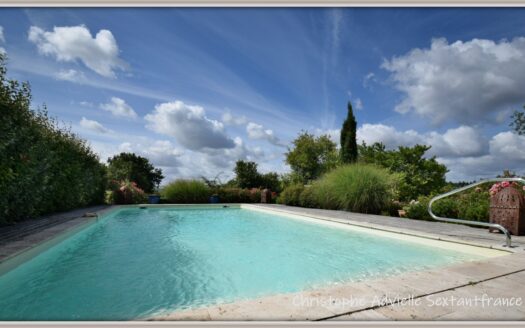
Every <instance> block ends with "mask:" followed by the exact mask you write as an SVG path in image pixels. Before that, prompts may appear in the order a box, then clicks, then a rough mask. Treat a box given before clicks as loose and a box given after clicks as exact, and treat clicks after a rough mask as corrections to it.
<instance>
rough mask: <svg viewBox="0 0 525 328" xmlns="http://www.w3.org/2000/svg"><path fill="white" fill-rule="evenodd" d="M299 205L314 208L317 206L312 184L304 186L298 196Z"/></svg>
mask: <svg viewBox="0 0 525 328" xmlns="http://www.w3.org/2000/svg"><path fill="white" fill-rule="evenodd" d="M299 205H301V206H302V207H310V208H315V207H318V206H319V204H318V202H317V199H316V198H315V194H314V189H313V188H312V186H305V188H304V190H303V191H302V192H301V195H300V196H299Z"/></svg>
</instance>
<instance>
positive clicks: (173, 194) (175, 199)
mask: <svg viewBox="0 0 525 328" xmlns="http://www.w3.org/2000/svg"><path fill="white" fill-rule="evenodd" d="M160 195H161V197H163V198H165V199H166V200H167V201H168V202H170V203H180V204H197V203H208V201H209V197H210V196H211V190H210V188H209V187H208V186H207V185H206V184H205V183H204V182H202V181H200V180H184V179H180V180H175V181H173V182H170V183H169V184H167V185H166V186H164V187H163V188H162V189H161V191H160Z"/></svg>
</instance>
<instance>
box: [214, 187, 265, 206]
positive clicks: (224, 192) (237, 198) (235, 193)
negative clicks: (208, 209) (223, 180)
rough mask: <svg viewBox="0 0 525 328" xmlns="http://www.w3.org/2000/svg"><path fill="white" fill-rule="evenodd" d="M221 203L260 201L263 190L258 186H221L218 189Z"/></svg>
mask: <svg viewBox="0 0 525 328" xmlns="http://www.w3.org/2000/svg"><path fill="white" fill-rule="evenodd" d="M217 194H218V195H219V200H220V202H221V203H259V202H260V201H261V191H260V190H259V189H256V188H252V189H242V188H220V189H219V190H218V193H217Z"/></svg>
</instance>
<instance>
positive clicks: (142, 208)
mask: <svg viewBox="0 0 525 328" xmlns="http://www.w3.org/2000/svg"><path fill="white" fill-rule="evenodd" d="M139 208H140V209H141V210H145V209H147V207H146V206H139Z"/></svg>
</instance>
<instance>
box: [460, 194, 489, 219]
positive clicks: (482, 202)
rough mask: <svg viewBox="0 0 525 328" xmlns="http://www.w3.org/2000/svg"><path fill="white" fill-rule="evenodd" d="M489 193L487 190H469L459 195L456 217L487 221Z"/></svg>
mask: <svg viewBox="0 0 525 328" xmlns="http://www.w3.org/2000/svg"><path fill="white" fill-rule="evenodd" d="M489 208H490V195H489V193H488V191H480V192H476V191H474V192H469V193H467V194H465V195H462V196H460V197H459V204H458V217H459V218H460V219H465V220H472V221H481V222H488V221H489Z"/></svg>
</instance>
